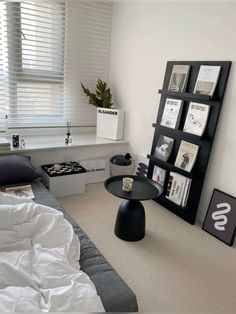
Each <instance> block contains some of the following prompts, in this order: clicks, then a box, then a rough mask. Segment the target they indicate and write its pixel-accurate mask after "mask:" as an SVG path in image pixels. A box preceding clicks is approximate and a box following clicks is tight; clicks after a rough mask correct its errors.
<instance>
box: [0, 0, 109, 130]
mask: <svg viewBox="0 0 236 314" xmlns="http://www.w3.org/2000/svg"><path fill="white" fill-rule="evenodd" d="M111 16H112V3H111V2H110V3H106V2H105V1H87V0H83V1H63V0H51V1H50V0H40V1H36V0H35V1H26V0H25V1H16V2H12V1H4V2H1V0H0V119H1V114H2V117H3V119H5V113H7V114H8V126H9V128H19V127H23V128H24V127H47V126H62V127H65V126H66V121H71V124H72V126H95V125H96V108H95V107H93V106H91V105H89V104H88V99H87V97H86V96H85V95H84V93H83V91H82V89H81V85H80V84H81V82H83V83H84V84H85V86H87V87H88V88H90V89H91V90H94V89H95V86H96V82H97V80H98V78H101V79H102V80H105V81H107V80H108V73H109V56H110V31H111ZM0 123H1V121H0Z"/></svg>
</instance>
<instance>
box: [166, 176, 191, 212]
mask: <svg viewBox="0 0 236 314" xmlns="http://www.w3.org/2000/svg"><path fill="white" fill-rule="evenodd" d="M191 182H192V180H191V179H189V178H187V177H185V176H183V175H181V174H179V173H176V172H170V175H169V179H168V183H167V191H166V198H167V199H169V200H170V201H172V202H174V203H175V204H177V205H179V206H181V207H185V206H186V204H187V201H188V196H189V191H190V186H191Z"/></svg>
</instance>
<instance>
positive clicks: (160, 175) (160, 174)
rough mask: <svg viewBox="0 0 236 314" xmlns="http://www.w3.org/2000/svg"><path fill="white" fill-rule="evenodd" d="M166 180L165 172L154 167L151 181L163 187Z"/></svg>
mask: <svg viewBox="0 0 236 314" xmlns="http://www.w3.org/2000/svg"><path fill="white" fill-rule="evenodd" d="M165 178H166V170H165V169H162V168H160V167H157V166H154V169H153V174H152V180H153V181H156V182H157V183H158V184H160V185H161V186H164V183H165Z"/></svg>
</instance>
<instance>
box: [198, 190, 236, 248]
mask: <svg viewBox="0 0 236 314" xmlns="http://www.w3.org/2000/svg"><path fill="white" fill-rule="evenodd" d="M202 229H203V230H205V231H207V232H208V233H210V234H211V235H213V236H214V237H216V238H218V239H219V240H221V241H223V242H224V243H226V244H228V245H229V246H232V245H233V243H234V238H235V233H236V198H235V197H233V196H231V195H229V194H226V193H224V192H222V191H219V190H217V189H214V191H213V194H212V197H211V201H210V204H209V207H208V210H207V213H206V217H205V220H204V223H203V225H202Z"/></svg>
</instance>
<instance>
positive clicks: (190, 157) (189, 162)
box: [175, 141, 199, 172]
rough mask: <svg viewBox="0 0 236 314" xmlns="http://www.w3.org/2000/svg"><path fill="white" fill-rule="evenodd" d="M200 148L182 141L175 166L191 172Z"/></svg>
mask: <svg viewBox="0 0 236 314" xmlns="http://www.w3.org/2000/svg"><path fill="white" fill-rule="evenodd" d="M198 149H199V146H198V145H195V144H193V143H189V142H186V141H181V143H180V146H179V151H178V154H177V157H176V160H175V166H176V167H178V168H181V169H183V170H185V171H188V172H190V171H191V170H192V168H193V166H194V163H195V161H196V159H197V154H198Z"/></svg>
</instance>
